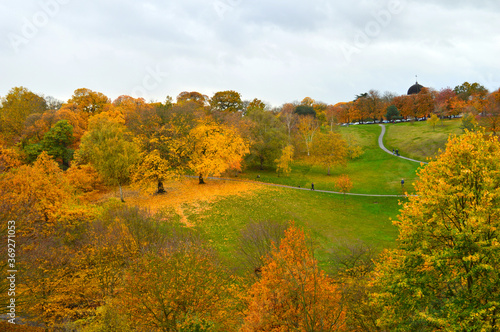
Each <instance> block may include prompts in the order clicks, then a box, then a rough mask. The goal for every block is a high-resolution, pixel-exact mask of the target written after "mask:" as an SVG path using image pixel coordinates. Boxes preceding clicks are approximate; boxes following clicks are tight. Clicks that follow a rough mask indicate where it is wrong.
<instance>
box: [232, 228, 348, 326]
mask: <svg viewBox="0 0 500 332" xmlns="http://www.w3.org/2000/svg"><path fill="white" fill-rule="evenodd" d="M265 262H266V264H265V265H264V266H263V267H262V276H261V278H260V280H258V281H257V282H256V283H255V284H254V285H253V286H252V287H251V288H250V290H249V292H248V309H247V310H246V312H245V321H244V325H243V327H242V331H291V330H299V331H339V330H342V329H343V327H344V315H345V313H344V311H343V308H342V303H341V295H340V292H339V290H338V289H337V286H336V285H335V284H334V282H333V280H331V279H330V278H329V277H327V276H326V275H325V273H324V272H323V271H321V270H320V269H319V267H318V263H317V261H316V260H315V259H314V257H313V255H312V253H311V251H310V250H309V249H308V248H307V246H306V238H305V235H304V232H303V231H302V230H300V229H299V228H297V227H296V226H295V225H293V224H292V225H291V226H290V227H289V228H288V229H287V230H286V231H285V236H284V238H283V239H282V240H281V243H280V245H279V248H278V247H275V248H274V249H273V250H272V252H271V254H270V256H269V257H267V258H266V260H265Z"/></svg>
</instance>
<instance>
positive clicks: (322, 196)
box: [188, 187, 400, 269]
mask: <svg viewBox="0 0 500 332" xmlns="http://www.w3.org/2000/svg"><path fill="white" fill-rule="evenodd" d="M398 202H399V199H398V198H373V197H359V196H346V197H345V200H344V197H342V196H341V195H334V194H327V193H319V192H314V191H311V190H294V189H286V188H276V187H269V188H263V189H262V190H259V191H257V192H255V193H252V194H251V195H245V196H228V197H226V198H224V199H222V200H220V201H218V202H215V203H213V204H210V206H209V207H207V208H205V209H201V210H199V209H198V210H197V211H198V212H194V213H192V214H189V216H188V220H189V221H190V222H191V223H192V224H194V225H196V226H195V227H196V228H198V229H200V230H201V231H202V232H203V233H205V234H206V235H207V236H208V238H209V239H210V240H211V242H212V243H213V244H214V245H215V247H216V248H217V249H218V250H219V251H220V253H221V254H222V255H223V256H225V257H226V258H228V259H230V260H231V259H235V256H234V253H235V252H236V251H237V250H238V248H237V243H238V241H237V240H238V237H239V236H240V234H241V231H242V229H243V228H244V227H245V225H246V224H247V223H249V222H251V221H269V220H272V221H291V220H293V221H295V222H296V223H297V224H298V225H300V226H303V227H304V229H306V230H308V231H309V232H310V234H311V235H312V238H314V239H315V240H316V241H317V244H318V249H317V251H316V255H317V258H318V259H319V261H320V263H321V265H322V266H323V267H324V268H325V269H328V261H329V254H328V252H329V251H330V250H331V249H332V248H334V247H335V246H337V245H339V244H340V243H342V242H346V241H347V242H353V241H358V240H361V241H363V242H364V243H366V244H368V245H370V246H373V247H374V248H376V249H377V250H381V249H383V248H389V247H392V246H393V244H394V240H395V238H396V237H397V228H396V227H395V226H394V225H392V222H391V218H392V219H395V218H396V217H397V214H398V211H399V209H400V206H399V205H398ZM199 211H201V212H199Z"/></svg>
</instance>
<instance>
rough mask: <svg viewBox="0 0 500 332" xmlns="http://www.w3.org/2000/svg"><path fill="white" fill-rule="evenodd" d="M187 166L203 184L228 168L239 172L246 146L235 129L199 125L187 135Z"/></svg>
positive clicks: (213, 124)
mask: <svg viewBox="0 0 500 332" xmlns="http://www.w3.org/2000/svg"><path fill="white" fill-rule="evenodd" d="M189 141H190V149H189V162H188V167H189V168H190V169H191V170H192V171H193V172H194V173H195V174H197V175H198V176H199V181H200V184H204V183H205V182H204V181H203V179H204V178H206V177H207V176H219V175H221V174H222V173H223V172H224V171H226V170H229V169H234V170H240V169H241V162H242V160H243V156H244V155H245V154H247V153H249V151H250V150H249V148H248V143H247V142H246V141H245V140H244V139H243V138H242V137H241V136H240V135H239V134H238V132H237V131H236V130H234V129H233V128H231V127H227V126H225V125H218V124H215V123H210V122H207V123H200V124H199V125H198V126H196V127H195V128H193V129H192V130H191V131H190V132H189Z"/></svg>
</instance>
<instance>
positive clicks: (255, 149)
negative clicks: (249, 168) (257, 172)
mask: <svg viewBox="0 0 500 332" xmlns="http://www.w3.org/2000/svg"><path fill="white" fill-rule="evenodd" d="M248 118H249V119H251V120H252V125H251V128H250V135H251V138H252V143H251V146H250V155H249V158H250V159H253V160H257V162H258V163H259V165H260V169H264V165H265V164H268V165H270V166H271V165H273V162H274V160H275V159H276V158H278V156H279V154H280V152H281V147H282V146H283V145H284V144H285V142H286V139H287V137H286V133H285V127H284V126H283V124H282V123H281V122H280V121H279V120H278V118H276V117H275V116H274V115H273V114H272V113H271V112H268V111H264V110H261V109H254V110H253V111H251V112H249V114H248Z"/></svg>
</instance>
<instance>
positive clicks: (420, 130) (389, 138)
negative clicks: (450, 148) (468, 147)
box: [384, 119, 463, 161]
mask: <svg viewBox="0 0 500 332" xmlns="http://www.w3.org/2000/svg"><path fill="white" fill-rule="evenodd" d="M460 125H461V119H452V120H443V122H438V124H437V125H436V127H435V128H433V127H432V126H431V125H430V124H429V123H427V122H426V121H421V122H415V123H411V122H405V123H396V124H388V125H386V128H387V131H386V134H385V137H384V145H385V146H386V148H388V149H389V150H392V149H393V148H395V149H399V153H400V154H401V155H402V156H405V157H410V158H414V159H417V160H423V161H427V159H428V158H433V157H435V156H436V155H437V153H438V151H439V149H441V150H444V148H445V144H446V142H447V141H448V136H449V135H450V134H456V135H461V134H463V131H462V129H460Z"/></svg>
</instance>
